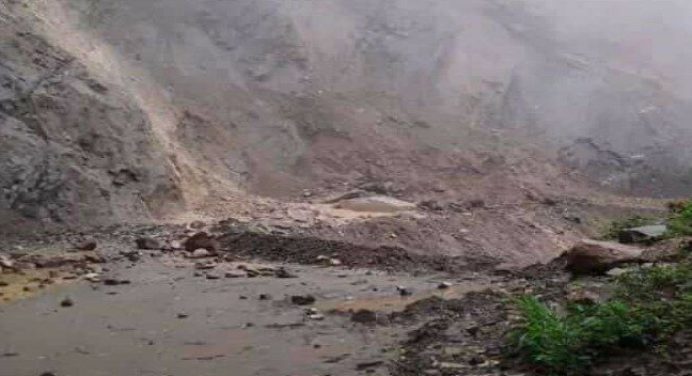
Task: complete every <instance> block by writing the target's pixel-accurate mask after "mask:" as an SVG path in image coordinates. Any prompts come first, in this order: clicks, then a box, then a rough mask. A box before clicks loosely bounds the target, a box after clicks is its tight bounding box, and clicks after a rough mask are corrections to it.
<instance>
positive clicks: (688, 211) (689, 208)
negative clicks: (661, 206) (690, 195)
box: [668, 201, 692, 236]
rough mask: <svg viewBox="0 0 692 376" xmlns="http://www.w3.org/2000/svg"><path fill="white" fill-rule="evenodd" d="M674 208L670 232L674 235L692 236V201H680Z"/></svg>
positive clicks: (669, 223)
mask: <svg viewBox="0 0 692 376" xmlns="http://www.w3.org/2000/svg"><path fill="white" fill-rule="evenodd" d="M672 209H674V210H671V211H672V212H673V216H672V218H671V219H670V220H669V221H668V228H669V232H670V233H671V234H672V235H674V236H692V201H686V202H683V203H680V204H678V205H677V206H676V207H674V208H672Z"/></svg>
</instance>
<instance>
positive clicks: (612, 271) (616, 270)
mask: <svg viewBox="0 0 692 376" xmlns="http://www.w3.org/2000/svg"><path fill="white" fill-rule="evenodd" d="M627 272H628V270H627V269H623V268H613V269H610V270H608V272H606V275H609V276H611V277H619V276H621V275H623V274H625V273H627Z"/></svg>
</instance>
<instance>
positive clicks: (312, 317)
mask: <svg viewBox="0 0 692 376" xmlns="http://www.w3.org/2000/svg"><path fill="white" fill-rule="evenodd" d="M308 318H309V319H310V320H315V321H322V320H324V315H323V314H321V313H313V314H311V315H308Z"/></svg>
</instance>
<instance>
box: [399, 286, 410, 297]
mask: <svg viewBox="0 0 692 376" xmlns="http://www.w3.org/2000/svg"><path fill="white" fill-rule="evenodd" d="M396 289H397V290H398V291H399V295H401V296H411V295H413V291H411V289H409V288H407V287H404V286H397V287H396Z"/></svg>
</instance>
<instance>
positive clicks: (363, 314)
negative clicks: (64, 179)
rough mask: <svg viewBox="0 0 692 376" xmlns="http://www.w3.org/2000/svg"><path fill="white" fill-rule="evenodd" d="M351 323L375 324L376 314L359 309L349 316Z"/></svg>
mask: <svg viewBox="0 0 692 376" xmlns="http://www.w3.org/2000/svg"><path fill="white" fill-rule="evenodd" d="M351 321H353V322H357V323H360V324H370V323H374V322H377V313H376V312H373V311H371V310H369V309H361V310H358V311H357V312H355V313H354V314H352V315H351Z"/></svg>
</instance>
